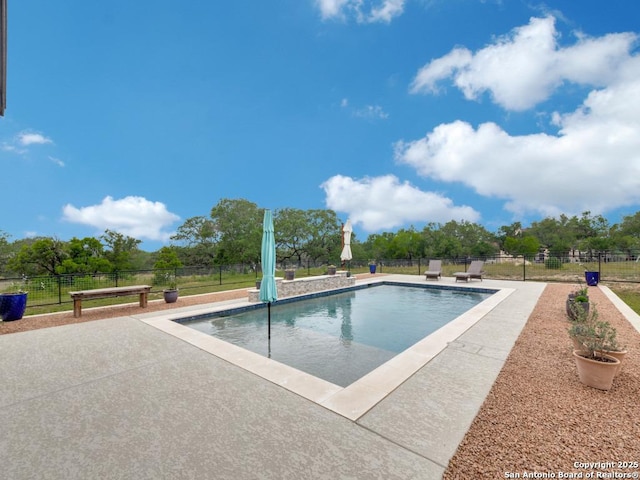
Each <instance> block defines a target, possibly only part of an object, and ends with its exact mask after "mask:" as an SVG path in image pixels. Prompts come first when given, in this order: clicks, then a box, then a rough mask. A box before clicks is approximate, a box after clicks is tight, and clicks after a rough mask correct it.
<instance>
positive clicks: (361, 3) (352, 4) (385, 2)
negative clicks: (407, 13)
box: [316, 0, 406, 23]
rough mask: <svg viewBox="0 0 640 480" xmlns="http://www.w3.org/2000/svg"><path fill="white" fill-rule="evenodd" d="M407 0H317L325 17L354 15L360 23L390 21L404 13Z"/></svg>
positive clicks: (339, 17)
mask: <svg viewBox="0 0 640 480" xmlns="http://www.w3.org/2000/svg"><path fill="white" fill-rule="evenodd" d="M405 1H406V0H382V1H379V2H372V1H371V0H316V5H317V6H318V8H319V9H320V14H321V16H322V18H323V19H325V20H326V19H329V18H337V19H342V20H344V19H346V18H347V17H348V16H352V17H354V18H355V19H356V20H357V21H358V22H359V23H377V22H385V23H389V22H391V20H393V19H394V18H395V17H397V16H399V15H402V13H403V11H404V4H405Z"/></svg>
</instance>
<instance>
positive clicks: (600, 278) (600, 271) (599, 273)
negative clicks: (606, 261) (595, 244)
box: [598, 252, 602, 281]
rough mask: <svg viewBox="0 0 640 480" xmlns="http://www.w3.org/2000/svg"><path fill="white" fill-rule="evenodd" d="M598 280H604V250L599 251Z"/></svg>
mask: <svg viewBox="0 0 640 480" xmlns="http://www.w3.org/2000/svg"><path fill="white" fill-rule="evenodd" d="M598 280H599V281H602V252H598Z"/></svg>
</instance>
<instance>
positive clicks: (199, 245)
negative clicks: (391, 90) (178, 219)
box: [171, 216, 220, 265]
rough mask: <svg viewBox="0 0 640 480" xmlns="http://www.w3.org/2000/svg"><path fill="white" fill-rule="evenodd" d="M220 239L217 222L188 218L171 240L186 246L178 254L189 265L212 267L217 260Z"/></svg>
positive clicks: (202, 218)
mask: <svg viewBox="0 0 640 480" xmlns="http://www.w3.org/2000/svg"><path fill="white" fill-rule="evenodd" d="M219 238H220V235H219V233H218V230H217V228H216V224H215V222H214V221H213V220H211V219H209V218H206V217H203V216H199V217H191V218H188V219H187V220H186V221H185V222H184V223H183V224H182V225H180V227H178V229H177V231H176V233H175V235H173V236H172V237H171V240H174V241H177V242H182V243H183V244H184V247H182V248H180V249H178V250H177V254H178V256H179V257H182V261H183V262H184V263H186V264H187V265H211V264H212V263H213V262H214V260H215V256H216V250H217V243H218V240H219Z"/></svg>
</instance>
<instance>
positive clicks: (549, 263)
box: [544, 257, 562, 270]
mask: <svg viewBox="0 0 640 480" xmlns="http://www.w3.org/2000/svg"><path fill="white" fill-rule="evenodd" d="M544 266H545V267H546V268H549V269H552V270H560V269H561V268H562V262H561V261H560V259H559V258H558V257H550V258H547V259H546V260H545V261H544Z"/></svg>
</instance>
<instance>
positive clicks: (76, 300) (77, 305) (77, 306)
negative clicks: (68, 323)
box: [73, 298, 82, 318]
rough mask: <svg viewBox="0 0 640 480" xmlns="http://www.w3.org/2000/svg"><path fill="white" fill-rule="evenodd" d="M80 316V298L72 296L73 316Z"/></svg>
mask: <svg viewBox="0 0 640 480" xmlns="http://www.w3.org/2000/svg"><path fill="white" fill-rule="evenodd" d="M80 316H82V299H80V298H74V299H73V317H74V318H78V317H80Z"/></svg>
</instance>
